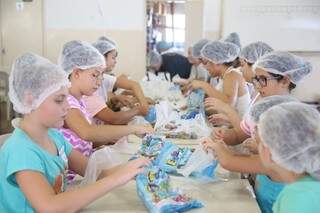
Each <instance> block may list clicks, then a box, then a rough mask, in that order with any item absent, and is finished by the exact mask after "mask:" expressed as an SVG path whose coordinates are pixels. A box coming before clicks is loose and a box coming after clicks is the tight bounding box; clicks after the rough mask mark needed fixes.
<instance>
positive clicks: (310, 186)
mask: <svg viewBox="0 0 320 213" xmlns="http://www.w3.org/2000/svg"><path fill="white" fill-rule="evenodd" d="M272 209H273V212H274V213H301V212H308V213H319V212H320V182H319V181H317V180H315V179H314V178H312V177H310V176H306V177H304V178H302V179H300V180H298V181H297V182H294V183H292V184H288V185H286V187H285V188H284V189H283V191H282V192H281V193H280V194H279V197H278V199H277V201H276V202H275V204H274V206H273V208H272Z"/></svg>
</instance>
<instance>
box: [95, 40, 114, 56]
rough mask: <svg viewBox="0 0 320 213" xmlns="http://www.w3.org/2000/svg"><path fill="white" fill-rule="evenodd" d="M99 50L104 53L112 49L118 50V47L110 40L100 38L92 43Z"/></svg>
mask: <svg viewBox="0 0 320 213" xmlns="http://www.w3.org/2000/svg"><path fill="white" fill-rule="evenodd" d="M92 45H93V46H94V47H95V48H96V49H97V50H99V52H100V53H101V54H102V55H104V54H106V53H108V52H110V51H112V50H116V47H115V46H114V45H113V44H111V43H110V42H108V41H104V40H98V41H96V42H95V43H93V44H92Z"/></svg>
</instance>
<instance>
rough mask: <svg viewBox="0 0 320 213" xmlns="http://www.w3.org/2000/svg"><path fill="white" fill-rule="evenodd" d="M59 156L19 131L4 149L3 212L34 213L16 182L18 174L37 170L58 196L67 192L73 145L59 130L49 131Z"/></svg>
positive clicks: (0, 152)
mask: <svg viewBox="0 0 320 213" xmlns="http://www.w3.org/2000/svg"><path fill="white" fill-rule="evenodd" d="M48 135H49V137H50V139H51V140H52V141H54V143H55V145H56V148H57V152H58V155H53V154H51V153H49V152H47V151H46V150H44V149H42V148H41V147H40V146H39V145H37V144H36V143H34V142H33V141H32V139H30V138H29V137H28V135H27V134H26V133H25V132H24V131H23V130H21V129H19V128H16V129H15V130H14V131H13V133H12V135H11V136H10V137H9V138H8V139H7V140H6V142H5V143H4V145H3V146H2V148H1V149H0V198H1V199H0V212H34V209H33V208H32V207H31V206H30V203H29V202H28V200H27V199H26V197H25V196H24V194H23V192H22V191H21V189H20V188H19V185H18V184H17V182H16V179H15V174H16V172H19V171H23V170H32V171H37V172H39V173H41V174H42V175H44V176H45V177H46V179H47V180H48V182H49V183H50V184H51V186H52V187H53V190H54V191H55V192H56V193H60V192H62V191H64V190H65V186H66V181H65V177H66V171H67V167H68V158H67V157H68V156H69V155H70V153H71V151H72V146H71V145H70V144H69V143H68V142H67V141H66V140H65V139H64V137H63V136H62V135H61V133H59V132H58V131H56V130H54V129H49V130H48Z"/></svg>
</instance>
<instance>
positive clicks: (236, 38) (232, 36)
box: [222, 32, 241, 49]
mask: <svg viewBox="0 0 320 213" xmlns="http://www.w3.org/2000/svg"><path fill="white" fill-rule="evenodd" d="M222 41H225V42H230V43H232V44H235V45H237V46H238V47H239V48H240V49H241V43H240V37H239V35H238V33H236V32H233V33H230V34H229V35H228V36H227V37H225V38H223V39H222Z"/></svg>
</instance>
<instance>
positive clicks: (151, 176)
mask: <svg viewBox="0 0 320 213" xmlns="http://www.w3.org/2000/svg"><path fill="white" fill-rule="evenodd" d="M136 185H137V193H138V196H139V197H140V199H141V200H142V201H143V203H144V205H145V206H146V207H147V208H148V210H149V212H150V213H174V212H184V211H188V210H190V209H194V208H201V207H203V204H202V203H201V202H199V201H198V200H194V199H192V198H190V197H188V196H186V195H184V194H181V193H179V192H177V191H174V190H173V189H172V188H171V186H170V177H169V175H168V174H167V173H166V172H165V171H163V170H162V169H161V168H159V167H157V166H151V167H149V168H147V169H146V171H145V172H144V173H143V174H139V175H138V176H137V177H136Z"/></svg>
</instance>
